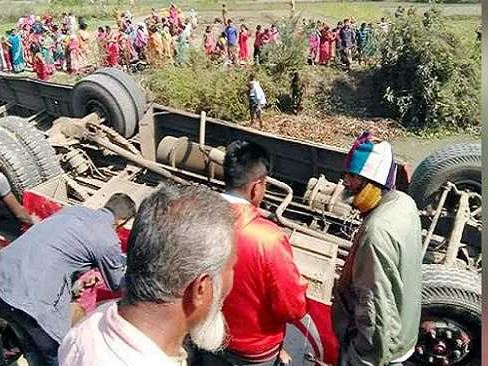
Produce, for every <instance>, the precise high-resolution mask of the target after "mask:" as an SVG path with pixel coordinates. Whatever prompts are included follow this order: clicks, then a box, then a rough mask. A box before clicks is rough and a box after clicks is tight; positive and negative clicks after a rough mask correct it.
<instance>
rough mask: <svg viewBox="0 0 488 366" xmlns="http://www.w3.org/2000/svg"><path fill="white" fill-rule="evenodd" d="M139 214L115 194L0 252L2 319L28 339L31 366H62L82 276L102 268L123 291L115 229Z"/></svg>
mask: <svg viewBox="0 0 488 366" xmlns="http://www.w3.org/2000/svg"><path fill="white" fill-rule="evenodd" d="M135 213H136V208H135V203H134V201H132V199H131V198H130V197H129V196H127V195H125V194H122V193H116V194H114V195H113V196H112V197H111V198H110V199H109V201H108V202H107V204H106V205H105V207H104V208H101V209H98V210H93V209H90V208H85V207H68V208H64V209H62V210H61V211H60V212H59V213H57V214H55V215H53V216H51V217H49V218H47V219H45V220H44V221H42V222H41V223H39V224H37V225H35V226H33V227H32V228H31V229H29V230H28V231H27V232H26V233H25V234H24V235H22V236H20V237H19V238H18V239H17V240H15V241H14V242H12V243H11V244H10V245H9V246H7V247H6V248H5V249H3V250H2V251H0V318H2V319H5V320H6V321H8V322H9V323H11V324H12V326H13V327H15V328H16V329H19V331H20V332H22V333H23V334H27V335H28V337H25V339H24V341H25V340H28V341H27V342H26V343H24V344H23V345H22V346H23V351H24V353H25V357H26V358H27V360H28V361H29V364H30V365H36V366H37V365H44V366H53V365H58V359H57V351H58V347H59V344H60V343H61V341H62V339H63V337H64V336H65V335H66V334H67V333H68V330H69V328H70V325H71V319H70V302H71V298H72V293H71V288H72V284H73V282H74V281H75V280H76V278H75V277H76V276H77V275H78V274H80V273H83V272H86V271H88V270H90V269H92V268H98V269H99V270H100V273H101V274H102V277H103V279H104V281H105V282H106V284H107V286H108V287H109V288H110V289H112V290H117V289H119V288H120V287H121V284H122V280H123V277H124V272H125V259H124V257H123V254H122V251H121V248H120V245H119V239H118V237H117V234H116V233H115V229H116V228H117V227H118V226H121V225H123V224H124V223H125V222H127V220H129V219H130V218H131V217H132V216H134V215H135Z"/></svg>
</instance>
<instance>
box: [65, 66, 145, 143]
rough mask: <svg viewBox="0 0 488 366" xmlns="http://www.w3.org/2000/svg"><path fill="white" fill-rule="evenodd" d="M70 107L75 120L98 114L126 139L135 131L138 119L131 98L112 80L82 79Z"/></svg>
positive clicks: (74, 90) (76, 87) (96, 76)
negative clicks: (94, 113) (93, 113)
mask: <svg viewBox="0 0 488 366" xmlns="http://www.w3.org/2000/svg"><path fill="white" fill-rule="evenodd" d="M71 104H72V108H73V113H74V116H75V117H84V116H86V115H88V114H90V113H92V112H97V113H98V114H99V115H100V116H101V117H104V118H105V119H106V120H107V121H106V122H107V124H108V125H109V126H111V127H113V128H114V129H115V130H116V131H117V132H118V133H120V134H121V135H122V136H124V137H126V138H130V137H132V136H133V135H134V133H135V131H136V127H137V123H138V121H139V119H138V118H137V108H136V106H135V104H134V102H133V100H132V97H131V96H130V94H129V93H128V92H127V90H126V89H125V88H124V87H123V86H121V85H120V84H119V83H118V82H117V81H116V80H114V79H113V78H112V77H110V76H107V75H103V74H92V75H90V76H87V77H86V78H84V79H82V80H81V81H80V82H79V83H78V84H76V85H75V87H74V89H73V95H72V99H71Z"/></svg>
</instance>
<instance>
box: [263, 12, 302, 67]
mask: <svg viewBox="0 0 488 366" xmlns="http://www.w3.org/2000/svg"><path fill="white" fill-rule="evenodd" d="M300 21H301V17H300V15H299V14H298V15H295V16H294V17H290V18H288V19H285V20H283V21H282V22H280V23H279V24H277V27H278V30H279V32H280V42H279V43H277V44H267V45H265V46H264V47H263V60H264V63H265V67H266V68H267V70H268V71H269V72H270V73H271V74H275V75H282V74H283V73H291V72H293V71H297V70H300V69H302V68H303V67H304V65H305V60H306V53H307V39H306V33H305V31H304V30H302V29H300V26H299V22H300Z"/></svg>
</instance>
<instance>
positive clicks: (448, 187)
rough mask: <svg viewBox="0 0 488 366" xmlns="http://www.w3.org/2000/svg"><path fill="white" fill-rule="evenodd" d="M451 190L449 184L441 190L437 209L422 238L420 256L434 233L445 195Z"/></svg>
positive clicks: (423, 253)
mask: <svg viewBox="0 0 488 366" xmlns="http://www.w3.org/2000/svg"><path fill="white" fill-rule="evenodd" d="M450 191H451V186H450V185H448V184H446V186H445V188H444V190H443V191H442V194H441V198H440V199H439V204H438V205H437V209H436V211H435V214H434V218H433V219H432V223H431V224H430V227H429V231H428V233H427V235H426V237H425V239H424V242H423V245H422V258H423V257H424V256H425V253H426V252H427V248H428V247H429V243H430V240H431V239H432V235H434V230H435V228H436V227H437V223H438V222H439V218H440V217H441V213H442V210H443V209H444V204H445V202H446V199H447V195H448V194H449V192H450Z"/></svg>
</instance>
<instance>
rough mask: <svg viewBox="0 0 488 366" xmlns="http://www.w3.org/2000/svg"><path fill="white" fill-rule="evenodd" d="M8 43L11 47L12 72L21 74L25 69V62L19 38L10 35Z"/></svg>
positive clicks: (16, 35) (15, 35)
mask: <svg viewBox="0 0 488 366" xmlns="http://www.w3.org/2000/svg"><path fill="white" fill-rule="evenodd" d="M8 41H9V43H10V45H11V47H10V55H11V56H12V67H13V69H14V72H22V71H24V69H25V62H24V50H23V48H22V41H21V39H20V36H19V35H18V34H11V35H10V36H9V37H8Z"/></svg>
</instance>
